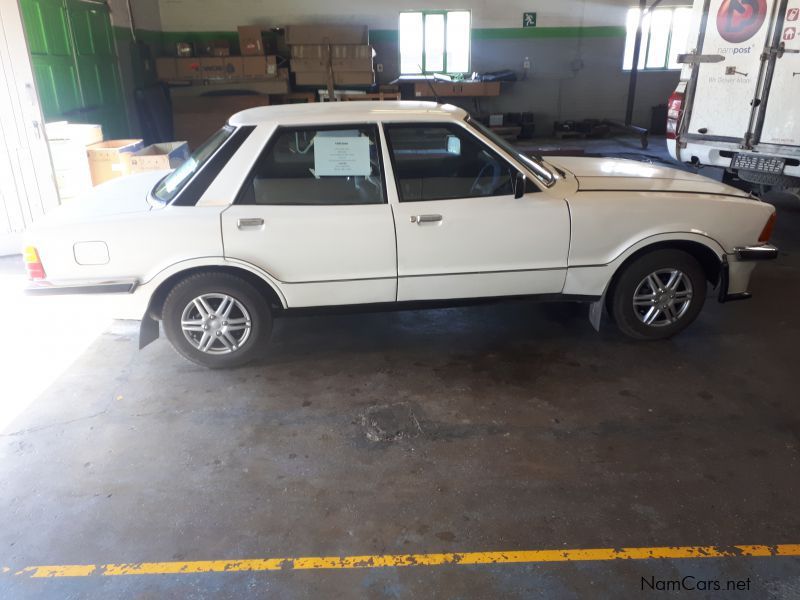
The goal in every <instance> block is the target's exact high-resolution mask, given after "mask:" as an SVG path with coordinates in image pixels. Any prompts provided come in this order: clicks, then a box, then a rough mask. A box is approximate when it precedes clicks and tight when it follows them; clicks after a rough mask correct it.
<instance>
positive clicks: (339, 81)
mask: <svg viewBox="0 0 800 600" xmlns="http://www.w3.org/2000/svg"><path fill="white" fill-rule="evenodd" d="M294 81H295V83H296V84H297V85H321V86H325V85H328V76H327V74H326V73H325V71H306V72H298V73H295V74H294ZM333 83H334V85H356V86H368V85H373V84H374V83H375V73H373V72H372V71H338V72H337V71H334V72H333Z"/></svg>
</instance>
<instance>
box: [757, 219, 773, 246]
mask: <svg viewBox="0 0 800 600" xmlns="http://www.w3.org/2000/svg"><path fill="white" fill-rule="evenodd" d="M776 219H777V214H776V213H772V215H770V217H769V220H768V221H767V224H766V225H764V229H762V230H761V235H760V236H758V241H759V242H764V243H767V242H768V241H769V240H770V238H771V237H772V230H773V229H775V221H776Z"/></svg>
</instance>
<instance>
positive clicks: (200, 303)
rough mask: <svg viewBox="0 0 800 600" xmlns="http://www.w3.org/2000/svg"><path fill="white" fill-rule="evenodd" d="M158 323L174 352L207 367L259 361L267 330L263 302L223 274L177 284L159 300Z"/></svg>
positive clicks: (247, 286)
mask: <svg viewBox="0 0 800 600" xmlns="http://www.w3.org/2000/svg"><path fill="white" fill-rule="evenodd" d="M163 320H164V330H165V332H166V334H167V338H168V339H169V341H170V342H171V343H172V345H173V347H174V348H175V350H177V351H178V352H179V353H180V354H181V355H182V356H183V357H185V358H187V359H189V360H190V361H192V362H194V363H197V364H198V365H202V366H204V367H209V368H212V369H221V368H230V367H238V366H241V365H243V364H246V363H248V362H250V361H251V360H253V359H254V358H256V357H258V356H259V355H260V354H261V353H262V351H263V349H264V346H265V345H266V342H267V341H268V339H269V335H270V333H271V331H272V316H271V313H270V310H269V305H268V304H267V301H266V299H265V298H264V297H263V296H262V295H261V294H260V293H259V292H258V290H256V289H255V288H254V287H253V286H252V285H250V284H249V283H248V282H247V281H244V280H243V279H240V278H239V277H236V276H234V275H229V274H227V273H201V274H197V275H192V276H190V277H188V278H186V279H184V280H183V281H181V282H180V283H178V284H177V285H176V286H175V287H174V288H173V289H172V291H171V292H170V293H169V295H168V296H167V299H166V300H165V301H164V311H163Z"/></svg>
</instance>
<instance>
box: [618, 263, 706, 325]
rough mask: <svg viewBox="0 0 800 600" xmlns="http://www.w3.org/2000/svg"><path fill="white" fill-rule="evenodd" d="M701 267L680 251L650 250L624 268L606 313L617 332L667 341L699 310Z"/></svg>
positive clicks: (702, 280) (703, 285)
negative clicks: (612, 320)
mask: <svg viewBox="0 0 800 600" xmlns="http://www.w3.org/2000/svg"><path fill="white" fill-rule="evenodd" d="M706 288H707V281H706V276H705V272H704V271H703V267H702V266H701V265H700V263H699V262H697V260H696V259H695V258H694V257H693V256H692V255H691V254H688V253H686V252H683V251H681V250H668V249H665V250H654V251H653V252H649V253H647V254H644V255H642V256H640V257H638V258H636V259H635V260H633V262H631V263H630V264H628V265H627V266H625V268H624V270H623V271H622V272H621V273H620V274H619V277H618V278H617V279H616V281H615V283H614V286H613V288H612V291H611V297H610V306H609V308H610V310H611V315H612V317H613V318H614V321H615V322H616V324H617V327H618V328H619V330H620V331H621V332H622V333H624V334H625V335H626V336H628V337H630V338H633V339H637V340H662V339H666V338H670V337H672V336H674V335H676V334H678V333H680V332H681V331H683V330H684V329H686V327H688V326H689V325H691V323H692V322H693V321H694V320H695V319H696V318H697V316H698V315H699V314H700V311H701V310H702V309H703V303H704V302H705V299H706Z"/></svg>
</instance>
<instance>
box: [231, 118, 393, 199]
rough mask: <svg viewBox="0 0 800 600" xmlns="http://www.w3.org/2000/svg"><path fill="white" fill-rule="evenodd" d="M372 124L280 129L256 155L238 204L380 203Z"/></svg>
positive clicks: (376, 144) (380, 180)
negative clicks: (257, 156)
mask: <svg viewBox="0 0 800 600" xmlns="http://www.w3.org/2000/svg"><path fill="white" fill-rule="evenodd" d="M378 140H379V137H378V129H377V126H375V125H367V126H365V125H336V126H333V127H281V128H280V129H278V130H277V131H276V132H275V134H274V135H273V136H272V139H271V140H270V141H269V143H268V144H267V146H266V148H265V149H264V151H263V152H262V153H261V156H259V158H258V161H257V162H256V164H255V166H254V167H253V171H252V173H251V175H250V177H249V179H248V181H247V183H246V184H245V186H244V188H243V189H242V191H241V193H240V197H239V201H238V203H239V204H259V205H298V206H309V205H312V206H319V205H353V204H383V203H384V202H385V201H386V200H385V195H384V186H383V170H382V168H381V152H380V145H379V141H378Z"/></svg>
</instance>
